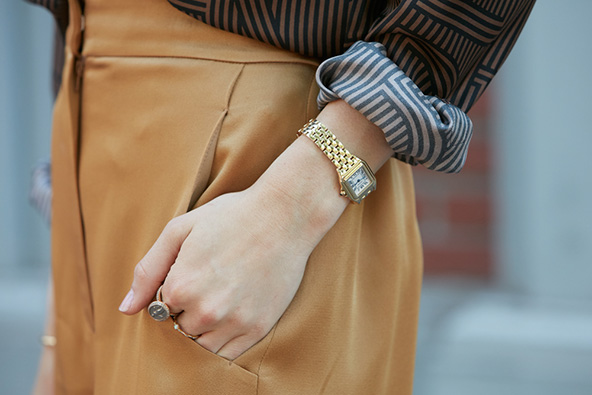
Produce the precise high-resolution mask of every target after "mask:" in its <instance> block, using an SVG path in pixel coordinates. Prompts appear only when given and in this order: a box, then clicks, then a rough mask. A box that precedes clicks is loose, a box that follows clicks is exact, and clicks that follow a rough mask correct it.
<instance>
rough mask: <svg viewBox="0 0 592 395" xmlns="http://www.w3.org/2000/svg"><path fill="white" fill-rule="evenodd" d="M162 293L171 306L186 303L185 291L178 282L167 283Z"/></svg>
mask: <svg viewBox="0 0 592 395" xmlns="http://www.w3.org/2000/svg"><path fill="white" fill-rule="evenodd" d="M162 292H163V299H164V300H165V302H166V303H167V304H169V305H171V306H181V305H183V303H184V301H185V292H184V291H183V287H182V286H180V285H179V284H177V283H176V282H174V283H172V284H170V282H168V281H167V284H166V286H165V287H164V288H163V290H162Z"/></svg>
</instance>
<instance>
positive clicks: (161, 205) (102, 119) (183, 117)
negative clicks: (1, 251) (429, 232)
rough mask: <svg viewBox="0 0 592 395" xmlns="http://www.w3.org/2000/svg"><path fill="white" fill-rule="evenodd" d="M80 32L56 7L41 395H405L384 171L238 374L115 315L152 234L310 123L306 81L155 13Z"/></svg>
mask: <svg viewBox="0 0 592 395" xmlns="http://www.w3.org/2000/svg"><path fill="white" fill-rule="evenodd" d="M82 22H83V21H82V18H81V12H80V6H79V4H78V3H77V2H76V1H72V2H71V5H70V26H69V29H68V32H67V44H66V54H65V56H66V62H65V69H64V82H63V85H62V87H61V90H60V93H59V96H58V100H57V102H56V107H55V116H54V128H53V130H54V134H53V144H52V161H53V169H52V171H53V185H54V205H53V225H52V259H53V276H54V277H53V278H54V283H55V286H54V290H55V299H56V325H57V328H56V331H57V337H58V346H57V349H56V354H57V362H56V369H57V372H56V375H57V376H56V379H57V393H58V394H101V395H102V394H105V395H106V394H109V395H113V394H126V395H127V394H143V395H144V394H207V395H210V394H231V395H234V394H236V395H249V394H253V395H254V394H260V395H290V394H305V395H314V394H339V395H347V394H372V395H376V394H411V384H412V379H413V365H414V354H415V339H416V330H417V316H418V309H419V294H420V283H421V246H420V239H419V235H418V229H417V223H416V216H415V205H414V193H413V181H412V177H411V170H410V168H409V166H408V165H406V164H403V163H400V162H398V161H394V160H392V161H390V162H389V163H387V164H386V165H385V166H384V167H383V168H382V169H381V170H380V171H378V173H377V180H378V189H377V191H376V192H375V193H373V194H371V195H370V196H369V197H368V198H367V199H366V200H365V201H364V202H363V203H362V204H360V205H355V204H351V205H349V206H348V208H347V209H346V210H345V212H344V214H343V216H342V217H341V218H340V220H339V221H338V222H337V224H336V225H335V227H334V228H333V229H332V230H331V231H330V232H329V233H328V234H327V235H326V237H325V238H324V239H323V240H322V241H321V243H320V244H319V245H318V247H317V248H316V249H315V250H314V252H313V253H312V255H311V257H310V259H309V261H308V264H307V268H306V271H305V275H304V279H303V281H302V284H301V286H300V288H299V290H298V292H297V294H296V297H295V298H294V300H293V302H292V303H291V305H290V306H289V308H288V310H287V311H286V312H285V314H284V315H283V316H282V317H281V319H280V320H279V322H278V323H277V324H276V325H275V326H274V327H273V329H272V330H271V332H270V333H269V334H268V335H267V336H266V337H265V338H264V339H263V340H261V341H260V342H259V343H257V344H256V345H255V346H253V347H252V348H251V349H249V350H248V351H247V352H245V353H244V354H243V355H241V356H240V357H239V358H237V359H236V360H234V361H228V360H225V359H223V358H221V357H219V356H218V355H215V354H213V353H211V352H209V351H207V350H205V349H204V348H202V347H201V346H199V345H198V344H196V343H194V342H192V341H191V340H189V339H187V338H185V337H183V336H182V335H181V334H180V333H179V332H177V331H175V330H174V329H173V326H172V323H171V321H170V320H168V321H165V322H156V321H154V320H152V319H151V318H150V317H149V315H148V314H147V312H146V311H143V312H142V313H140V314H137V315H135V316H133V317H128V316H125V315H123V314H121V313H119V311H118V309H117V308H118V306H119V303H120V302H121V300H122V299H123V297H124V295H125V294H126V292H127V290H128V289H129V286H130V284H131V281H132V277H133V268H134V266H135V265H136V263H137V262H138V261H139V260H140V259H141V258H142V257H143V256H144V254H145V253H146V252H147V251H148V249H149V248H150V247H151V245H152V244H153V243H154V241H155V240H156V238H157V237H158V235H159V234H160V232H161V231H162V230H163V228H164V226H165V224H166V223H167V222H168V221H169V220H170V219H172V218H174V217H175V216H178V215H181V214H183V213H185V212H187V211H189V210H192V209H194V208H196V207H199V206H200V205H201V204H203V203H205V202H207V201H209V200H211V199H213V198H215V197H216V196H219V195H221V194H224V193H227V192H231V191H240V190H243V189H245V188H247V187H249V186H250V185H251V184H253V183H254V182H255V180H256V179H257V178H258V177H259V176H260V175H261V174H262V173H263V172H264V171H265V170H266V168H267V167H268V166H269V165H270V164H271V162H272V161H273V160H274V159H275V158H276V157H277V156H278V155H279V154H280V153H281V152H282V151H283V150H284V149H285V148H286V147H287V146H288V145H290V144H291V143H292V142H293V141H294V139H295V138H296V131H297V130H298V129H299V128H300V127H301V126H302V125H303V124H304V123H306V122H307V121H308V119H310V118H313V117H314V116H315V115H316V113H317V108H316V103H315V99H316V94H317V91H318V88H317V86H316V83H315V79H314V72H315V68H316V66H317V63H316V61H314V60H311V59H308V58H304V57H302V56H300V55H297V54H294V53H290V52H288V51H284V50H281V49H277V48H274V47H271V46H268V45H266V44H262V43H260V42H257V41H255V40H251V39H248V38H245V37H241V36H238V35H234V34H231V33H227V32H223V31H221V30H217V29H214V28H212V27H209V26H206V25H204V24H202V23H200V22H198V21H196V20H194V19H193V18H191V17H188V16H186V15H184V14H182V13H180V12H179V11H177V10H175V9H174V8H173V7H171V6H170V5H169V4H168V3H167V1H165V0H127V1H121V0H87V1H86V5H85V20H84V25H83V23H82ZM83 26H84V30H83V28H82V27H83ZM336 180H337V176H336ZM336 182H337V181H336ZM228 242H229V243H231V242H232V240H228Z"/></svg>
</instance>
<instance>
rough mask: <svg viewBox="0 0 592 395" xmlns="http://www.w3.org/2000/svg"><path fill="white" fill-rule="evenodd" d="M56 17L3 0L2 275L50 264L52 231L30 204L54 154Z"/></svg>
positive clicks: (0, 82) (0, 70)
mask: <svg viewBox="0 0 592 395" xmlns="http://www.w3.org/2000/svg"><path fill="white" fill-rule="evenodd" d="M52 35H53V20H52V18H51V17H50V15H49V13H48V12H47V11H45V10H43V9H41V8H40V7H33V6H31V5H28V4H26V3H25V2H24V1H22V0H3V1H0V279H2V278H7V276H9V275H14V274H15V273H18V274H23V273H25V272H31V271H33V272H35V271H37V270H39V269H40V268H43V267H45V268H46V267H47V266H48V265H49V235H48V231H47V227H46V226H44V224H43V223H42V220H41V218H40V217H39V215H37V213H36V212H34V210H33V209H32V208H31V207H30V206H29V203H28V199H27V196H28V190H29V184H30V181H29V180H30V176H31V169H32V168H33V166H34V165H35V163H36V162H37V161H38V160H39V159H40V158H43V157H48V156H49V140H50V128H51V125H50V123H51V101H52V98H51V85H50V73H51V70H50V64H51V61H50V54H51V52H52V48H53V47H52V37H53V36H52Z"/></svg>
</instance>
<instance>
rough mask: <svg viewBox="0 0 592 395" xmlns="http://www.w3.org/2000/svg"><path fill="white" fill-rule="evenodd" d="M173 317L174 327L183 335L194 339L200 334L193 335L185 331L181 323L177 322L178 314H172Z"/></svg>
mask: <svg viewBox="0 0 592 395" xmlns="http://www.w3.org/2000/svg"><path fill="white" fill-rule="evenodd" d="M171 318H172V319H173V328H175V330H176V331H177V332H179V333H181V334H182V335H183V336H185V337H187V338H189V339H191V340H193V341H195V340H197V338H198V337H199V335H192V334H189V333H187V332H185V331H184V330H183V329H181V325H179V323H178V322H177V316H175V315H172V316H171Z"/></svg>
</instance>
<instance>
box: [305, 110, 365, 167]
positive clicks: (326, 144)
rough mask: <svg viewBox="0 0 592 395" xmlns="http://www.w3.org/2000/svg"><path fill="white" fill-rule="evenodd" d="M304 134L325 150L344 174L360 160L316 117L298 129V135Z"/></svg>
mask: <svg viewBox="0 0 592 395" xmlns="http://www.w3.org/2000/svg"><path fill="white" fill-rule="evenodd" d="M303 134H304V135H306V136H307V137H308V138H310V139H311V140H312V141H313V142H314V143H315V144H316V145H317V147H319V148H320V149H321V151H323V153H324V154H325V155H326V156H327V158H329V160H330V161H331V162H333V164H334V165H335V167H336V168H337V172H338V173H339V174H340V175H342V176H343V175H344V174H345V173H347V171H348V170H349V169H351V168H352V167H353V166H354V165H355V164H357V163H358V162H359V161H360V159H359V158H358V157H357V156H355V155H353V154H352V153H351V152H349V151H348V150H347V149H346V148H345V147H344V146H343V144H342V143H341V141H339V140H338V139H337V137H336V136H335V135H334V134H333V133H332V132H331V131H330V130H329V129H328V128H327V127H326V126H325V125H323V124H322V123H320V122H319V121H317V120H316V119H311V120H310V121H308V123H307V124H306V125H304V126H303V127H302V128H301V129H300V130H299V131H298V136H301V135H303Z"/></svg>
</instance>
